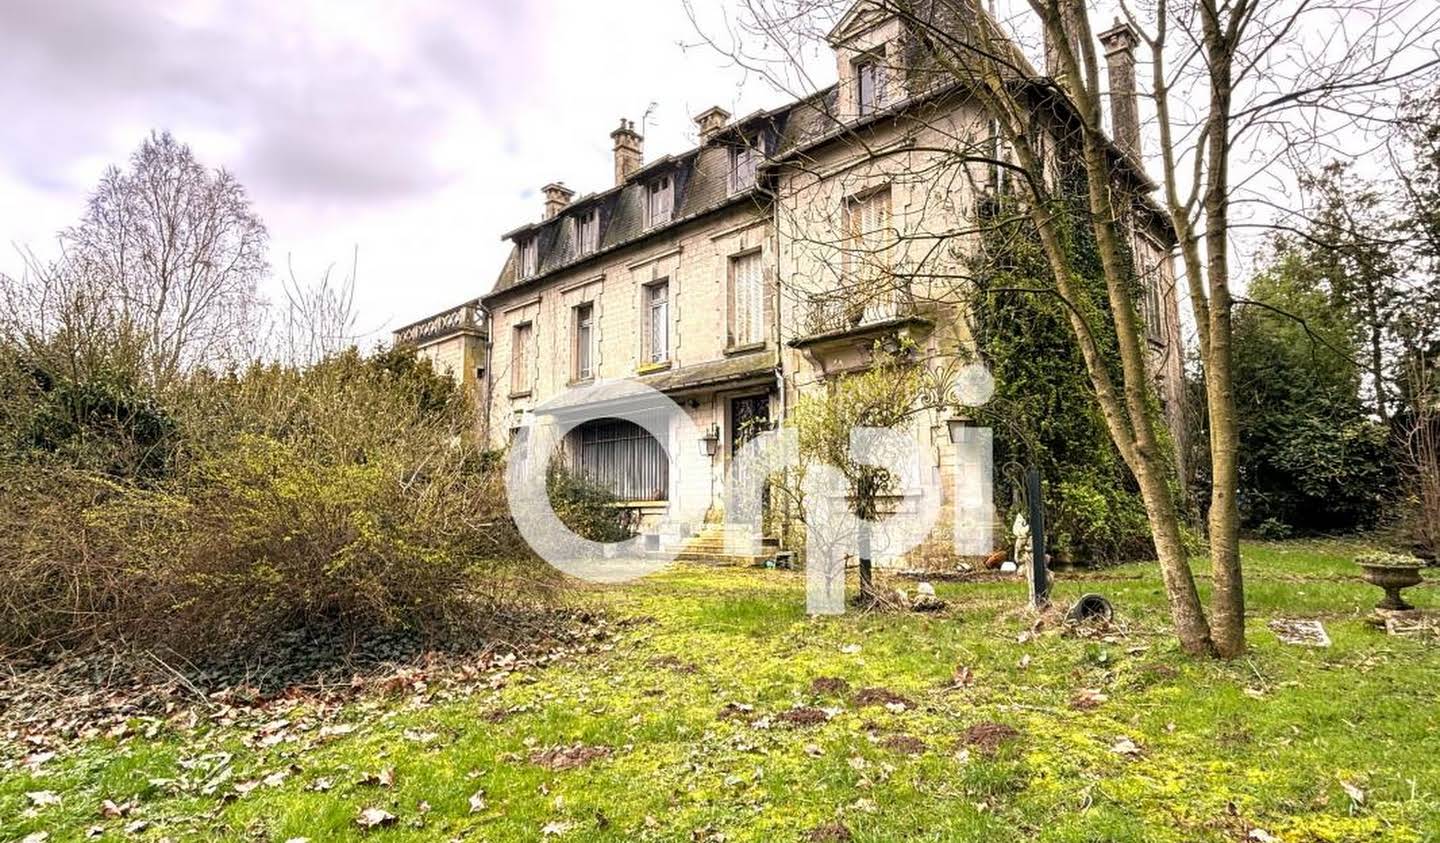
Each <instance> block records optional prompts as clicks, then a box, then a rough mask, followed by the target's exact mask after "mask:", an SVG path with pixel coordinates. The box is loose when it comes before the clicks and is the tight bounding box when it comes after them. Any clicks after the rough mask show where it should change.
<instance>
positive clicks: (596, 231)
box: [575, 208, 600, 255]
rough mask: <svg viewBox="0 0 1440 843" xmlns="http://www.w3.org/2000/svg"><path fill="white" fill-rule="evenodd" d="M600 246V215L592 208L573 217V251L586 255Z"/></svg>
mask: <svg viewBox="0 0 1440 843" xmlns="http://www.w3.org/2000/svg"><path fill="white" fill-rule="evenodd" d="M599 246H600V215H599V214H598V213H596V211H595V209H594V208H591V209H590V210H588V211H581V212H580V213H579V214H578V215H576V217H575V251H576V253H577V254H581V255H588V254H590V253H591V252H593V251H595V250H596V249H597V248H598V247H599Z"/></svg>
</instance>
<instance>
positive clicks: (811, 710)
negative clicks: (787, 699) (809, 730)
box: [775, 705, 830, 726]
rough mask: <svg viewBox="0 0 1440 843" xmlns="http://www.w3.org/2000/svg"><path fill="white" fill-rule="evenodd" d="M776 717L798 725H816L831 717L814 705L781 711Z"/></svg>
mask: <svg viewBox="0 0 1440 843" xmlns="http://www.w3.org/2000/svg"><path fill="white" fill-rule="evenodd" d="M775 719H777V720H779V721H780V722H782V723H791V724H794V725H796V726H815V725H818V724H820V723H824V722H826V721H827V720H829V719H830V715H828V714H826V713H825V712H823V711H821V710H820V709H818V708H815V707H814V706H808V705H806V706H800V707H798V708H792V709H790V710H789V711H785V712H781V713H780V714H779V716H777V717H776V718H775Z"/></svg>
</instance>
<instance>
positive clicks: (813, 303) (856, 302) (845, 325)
mask: <svg viewBox="0 0 1440 843" xmlns="http://www.w3.org/2000/svg"><path fill="white" fill-rule="evenodd" d="M926 321H927V320H925V319H923V318H922V317H921V316H920V315H919V312H918V311H917V309H916V307H915V301H914V299H913V298H911V297H910V295H909V294H908V293H907V292H903V291H899V290H886V291H883V292H880V293H878V294H874V295H861V294H859V293H857V292H849V293H835V292H831V293H818V294H814V295H811V296H810V297H809V298H808V299H807V300H806V301H805V302H804V303H803V304H802V306H801V315H800V326H801V328H800V332H799V336H797V337H795V338H794V339H792V340H791V341H790V343H789V344H790V345H791V346H792V347H794V348H803V347H805V346H809V345H814V344H816V343H821V342H826V341H830V340H844V339H850V338H854V337H870V336H873V335H876V334H880V333H883V332H885V331H887V330H890V329H893V328H898V327H901V326H904V325H906V324H909V323H923V322H926Z"/></svg>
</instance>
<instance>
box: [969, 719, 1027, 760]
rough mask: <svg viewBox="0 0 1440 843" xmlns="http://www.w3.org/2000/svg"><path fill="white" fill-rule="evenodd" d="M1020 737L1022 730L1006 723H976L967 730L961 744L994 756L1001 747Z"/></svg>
mask: <svg viewBox="0 0 1440 843" xmlns="http://www.w3.org/2000/svg"><path fill="white" fill-rule="evenodd" d="M1018 737H1020V730H1019V729H1016V728H1015V727H1014V726H1007V725H1005V724H1004V723H976V724H975V725H974V726H971V727H970V728H968V729H966V730H965V734H964V735H963V736H962V737H961V738H960V744H961V746H964V747H970V748H973V749H976V750H978V751H980V752H983V753H984V754H986V755H994V754H995V753H996V752H998V751H999V749H1000V747H1002V746H1004V745H1005V744H1007V743H1009V742H1010V741H1013V740H1015V739H1016V738H1018Z"/></svg>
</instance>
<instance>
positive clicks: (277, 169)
mask: <svg viewBox="0 0 1440 843" xmlns="http://www.w3.org/2000/svg"><path fill="white" fill-rule="evenodd" d="M511 5H512V4H498V8H497V7H492V6H469V5H463V6H456V7H454V8H448V9H447V8H445V7H443V6H436V7H432V8H429V9H428V10H427V9H425V8H422V7H410V8H412V9H415V8H420V10H421V13H420V14H412V15H411V16H409V17H408V18H405V17H396V16H395V15H394V14H393V13H391V12H389V11H388V10H386V9H384V8H382V7H378V6H377V7H366V6H365V5H363V4H359V5H356V4H350V3H347V4H344V5H336V4H318V3H317V4H314V5H309V6H305V5H303V4H302V5H301V6H299V7H295V10H292V11H291V12H290V13H288V14H284V13H278V12H277V10H279V9H281V8H282V7H280V6H278V5H275V6H258V7H257V6H253V5H250V4H247V6H246V7H245V8H243V9H241V8H238V7H236V8H230V7H226V6H221V7H216V8H215V9H212V10H211V13H210V14H208V15H203V16H194V15H192V16H191V17H190V18H182V17H177V16H173V15H166V14H164V13H161V12H159V11H158V10H157V8H152V9H150V10H149V11H148V12H147V11H144V7H145V4H134V3H128V2H127V3H119V2H112V0H67V2H64V3H55V2H53V0H7V2H6V3H4V4H0V98H3V99H4V100H5V101H6V102H8V103H14V104H15V107H16V111H17V113H18V114H20V115H23V117H24V119H22V120H9V121H5V124H4V126H3V127H0V156H3V158H4V161H5V163H7V164H8V165H10V166H11V167H13V168H14V169H15V170H16V171H18V173H19V174H20V175H21V177H22V178H23V179H24V180H25V181H26V182H27V183H29V184H31V185H32V186H35V187H38V188H44V189H50V188H54V187H55V186H56V185H57V180H56V178H55V175H54V174H55V173H56V172H57V171H63V170H65V169H66V167H65V165H66V163H67V162H68V161H70V160H72V159H73V158H75V157H77V156H80V155H82V154H85V153H86V152H87V151H90V150H92V149H93V148H94V147H95V146H96V145H97V144H100V143H104V142H106V141H107V140H108V139H109V137H108V131H109V129H110V127H113V126H116V125H133V126H143V127H164V128H171V129H174V130H176V131H177V132H180V133H181V134H182V136H183V127H184V126H185V125H188V124H193V125H201V126H206V127H212V128H213V127H224V128H228V129H229V130H230V131H232V132H233V133H234V137H235V138H237V139H238V140H239V141H240V154H239V158H238V160H236V161H233V162H230V163H231V164H232V165H233V167H234V168H235V169H236V170H237V171H239V172H241V173H242V174H243V175H244V176H245V177H246V178H249V179H252V180H253V181H255V182H256V184H257V186H263V187H265V188H266V189H267V191H268V192H270V193H271V194H272V195H285V194H287V193H294V194H297V195H301V196H308V197H314V196H328V197H331V198H334V199H338V200H351V199H355V198H366V197H369V198H377V199H391V198H399V197H404V196H410V195H415V194H423V193H425V192H427V191H430V190H433V189H435V188H437V187H439V186H442V185H444V184H446V183H448V182H449V181H450V180H452V179H453V178H454V174H453V172H451V171H450V170H449V168H448V167H445V166H442V165H438V164H437V163H436V162H434V161H433V160H432V156H431V154H430V148H431V147H432V145H433V144H435V142H436V141H437V139H439V138H441V137H442V136H443V135H444V133H445V132H446V130H447V128H448V119H447V115H448V114H449V111H450V106H451V102H452V101H453V100H454V99H455V98H456V89H457V87H463V88H466V89H468V91H469V92H470V95H471V98H472V99H474V100H477V101H479V102H482V103H486V104H487V105H489V106H490V107H491V108H494V109H496V110H497V111H498V110H499V109H500V108H501V107H502V106H503V101H504V99H505V95H506V93H505V92H507V91H509V90H510V87H511V86H509V85H507V84H503V83H504V80H503V79H502V78H501V77H500V76H499V75H498V74H497V72H496V71H497V69H498V68H500V67H503V66H504V61H503V58H504V57H503V56H500V55H497V54H496V52H495V51H496V50H497V49H502V48H503V45H504V44H505V43H506V40H505V39H507V37H509V36H511V35H513V30H514V28H515V27H523V26H527V25H529V24H530V21H529V20H528V19H527V18H526V17H525V16H524V15H523V13H517V12H515V11H513V10H510V11H506V8H507V7H509V6H511ZM447 21H448V23H447ZM475 33H483V36H484V37H479V36H478V35H477V37H476V38H474V39H471V38H467V37H466V35H467V34H475ZM472 45H473V46H472ZM477 47H478V49H477ZM487 51H488V54H487ZM137 140H138V138H137ZM132 142H134V141H132Z"/></svg>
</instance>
